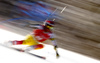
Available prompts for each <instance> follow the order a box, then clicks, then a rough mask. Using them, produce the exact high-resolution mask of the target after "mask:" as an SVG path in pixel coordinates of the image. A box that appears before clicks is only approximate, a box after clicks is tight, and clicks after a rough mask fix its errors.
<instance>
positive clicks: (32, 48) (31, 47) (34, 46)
mask: <svg viewBox="0 0 100 63" xmlns="http://www.w3.org/2000/svg"><path fill="white" fill-rule="evenodd" d="M43 47H44V46H43V45H42V44H38V45H32V46H28V47H26V48H25V51H26V52H27V51H30V50H37V49H42V48H43Z"/></svg>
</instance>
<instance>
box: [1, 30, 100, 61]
mask: <svg viewBox="0 0 100 63" xmlns="http://www.w3.org/2000/svg"><path fill="white" fill-rule="evenodd" d="M0 38H1V39H0V43H4V42H6V41H9V39H10V40H21V39H24V36H22V35H19V34H16V33H13V32H10V31H7V30H4V29H0ZM15 47H25V46H15ZM30 52H31V53H35V54H38V55H41V56H45V57H47V59H46V60H43V59H39V58H37V57H34V56H31V55H28V54H26V53H24V52H17V51H15V50H12V49H9V48H6V47H3V46H0V63H100V61H99V60H96V59H93V58H90V57H87V56H83V55H81V54H78V53H75V52H72V51H68V50H64V49H62V48H58V52H59V54H60V58H58V59H57V58H56V56H55V51H54V49H53V46H51V45H45V48H43V49H41V50H34V51H30Z"/></svg>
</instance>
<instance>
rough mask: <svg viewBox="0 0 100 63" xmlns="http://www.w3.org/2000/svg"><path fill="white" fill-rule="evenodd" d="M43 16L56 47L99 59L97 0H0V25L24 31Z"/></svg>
mask: <svg viewBox="0 0 100 63" xmlns="http://www.w3.org/2000/svg"><path fill="white" fill-rule="evenodd" d="M45 20H54V21H55V28H54V33H55V34H56V40H57V44H58V46H59V47H60V48H63V49H66V50H70V51H73V52H77V53H80V54H83V55H86V56H89V57H92V58H95V59H98V60H100V0H0V28H3V29H6V30H9V31H12V32H15V33H18V34H21V35H26V34H28V33H30V32H31V31H32V30H33V29H34V28H30V27H29V26H28V25H29V24H42V23H43V22H44V21H45Z"/></svg>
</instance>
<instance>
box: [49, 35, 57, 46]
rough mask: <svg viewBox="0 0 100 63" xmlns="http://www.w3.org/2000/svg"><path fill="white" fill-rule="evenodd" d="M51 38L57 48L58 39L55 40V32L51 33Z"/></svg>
mask: <svg viewBox="0 0 100 63" xmlns="http://www.w3.org/2000/svg"><path fill="white" fill-rule="evenodd" d="M50 40H51V42H52V43H53V46H54V47H55V48H57V42H56V40H55V37H54V34H51V37H50Z"/></svg>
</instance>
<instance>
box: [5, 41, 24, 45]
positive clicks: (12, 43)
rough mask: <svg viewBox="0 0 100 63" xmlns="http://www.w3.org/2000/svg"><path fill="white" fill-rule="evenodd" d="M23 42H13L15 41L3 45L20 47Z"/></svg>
mask: <svg viewBox="0 0 100 63" xmlns="http://www.w3.org/2000/svg"><path fill="white" fill-rule="evenodd" d="M23 41H24V40H20V41H18V40H15V41H8V42H5V44H6V45H7V46H12V45H21V44H22V43H23Z"/></svg>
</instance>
